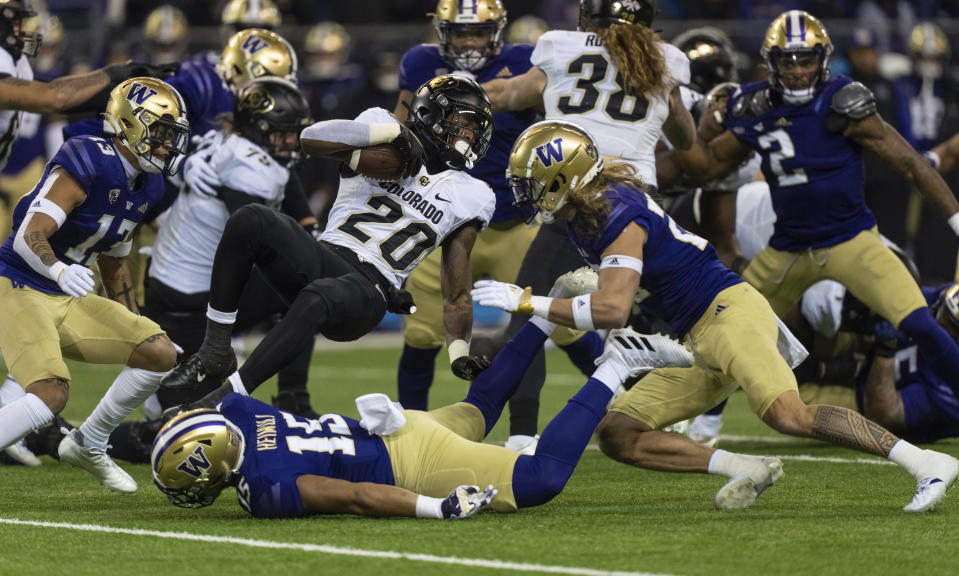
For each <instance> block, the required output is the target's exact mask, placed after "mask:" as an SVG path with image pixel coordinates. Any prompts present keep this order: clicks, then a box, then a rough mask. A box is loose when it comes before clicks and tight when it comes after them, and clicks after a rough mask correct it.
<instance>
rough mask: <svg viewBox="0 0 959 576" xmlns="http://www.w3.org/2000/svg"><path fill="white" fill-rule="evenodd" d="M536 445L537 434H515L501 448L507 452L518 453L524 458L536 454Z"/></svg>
mask: <svg viewBox="0 0 959 576" xmlns="http://www.w3.org/2000/svg"><path fill="white" fill-rule="evenodd" d="M537 444H539V434H537V435H535V436H524V435H522V434H515V435H513V436H510V437H509V438H507V440H506V443H505V444H504V445H503V446H504V447H505V448H506V449H507V450H512V451H513V452H519V453H520V454H522V455H524V456H532V455H533V454H536V445H537Z"/></svg>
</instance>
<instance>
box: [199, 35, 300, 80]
mask: <svg viewBox="0 0 959 576" xmlns="http://www.w3.org/2000/svg"><path fill="white" fill-rule="evenodd" d="M217 69H218V70H219V72H220V76H221V77H222V78H223V80H224V81H225V82H226V84H227V86H229V87H230V89H231V90H233V92H234V93H235V92H238V91H239V90H240V89H241V88H243V87H244V86H246V84H247V83H248V82H249V81H250V80H253V79H254V78H262V77H263V76H279V77H280V78H285V79H286V80H289V81H290V82H294V83H295V82H296V70H297V62H296V52H294V51H293V47H292V46H290V43H289V42H287V41H286V40H285V39H284V38H283V37H282V36H280V35H279V34H275V33H273V32H270V31H269V30H263V29H261V28H248V29H246V30H242V31H240V32H237V33H236V34H234V35H233V36H231V37H230V40H229V41H228V42H227V43H226V48H224V49H223V54H222V55H221V56H220V63H219V64H218V65H217Z"/></svg>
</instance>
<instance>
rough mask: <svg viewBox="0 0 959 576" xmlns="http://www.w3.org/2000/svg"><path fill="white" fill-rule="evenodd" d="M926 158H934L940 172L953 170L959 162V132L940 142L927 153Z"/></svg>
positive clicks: (934, 165)
mask: <svg viewBox="0 0 959 576" xmlns="http://www.w3.org/2000/svg"><path fill="white" fill-rule="evenodd" d="M925 156H926V158H930V157H931V158H934V159H935V160H933V167H935V169H936V170H938V171H939V173H940V174H948V173H949V172H952V171H953V170H954V169H955V167H956V165H957V164H959V132H957V133H955V134H953V136H952V138H950V139H948V140H946V141H945V142H943V143H941V144H939V145H938V146H936V147H935V148H933V149H932V150H930V151H929V152H926V154H925Z"/></svg>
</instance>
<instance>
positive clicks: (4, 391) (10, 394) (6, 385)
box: [0, 375, 26, 406]
mask: <svg viewBox="0 0 959 576" xmlns="http://www.w3.org/2000/svg"><path fill="white" fill-rule="evenodd" d="M25 394H26V392H24V391H23V387H21V386H20V384H18V383H17V381H16V380H14V379H13V376H10V375H7V379H6V380H4V381H3V386H0V406H6V405H7V404H13V403H14V402H16V401H17V400H19V399H21V398H23V396H24V395H25Z"/></svg>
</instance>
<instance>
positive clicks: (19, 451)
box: [3, 440, 43, 466]
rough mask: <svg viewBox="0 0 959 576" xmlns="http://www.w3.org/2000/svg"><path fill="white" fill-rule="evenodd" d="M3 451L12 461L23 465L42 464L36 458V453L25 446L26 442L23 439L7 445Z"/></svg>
mask: <svg viewBox="0 0 959 576" xmlns="http://www.w3.org/2000/svg"><path fill="white" fill-rule="evenodd" d="M3 451H4V452H6V453H7V456H9V457H10V458H12V459H13V460H14V462H16V463H18V464H22V465H23V466H39V465H41V464H43V462H41V461H40V459H39V458H37V455H36V454H34V453H33V451H32V450H30V449H29V448H27V443H26V442H24V441H23V440H20V441H19V442H16V443H14V444H11V445H9V446H7V447H6V448H4V449H3Z"/></svg>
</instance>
